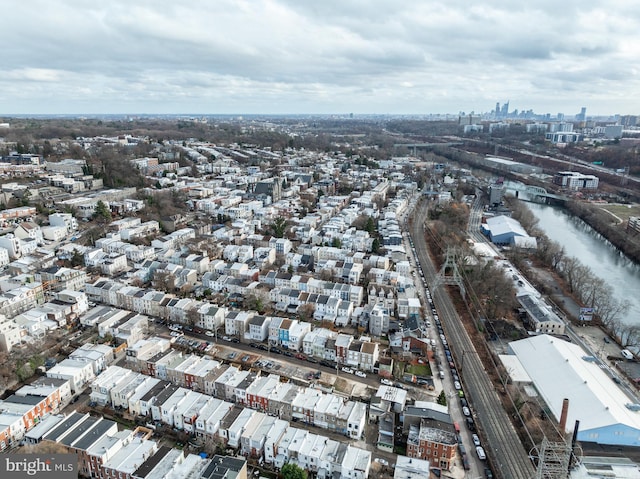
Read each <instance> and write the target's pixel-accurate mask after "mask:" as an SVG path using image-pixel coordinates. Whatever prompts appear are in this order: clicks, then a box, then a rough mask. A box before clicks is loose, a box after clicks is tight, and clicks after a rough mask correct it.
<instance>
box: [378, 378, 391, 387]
mask: <svg viewBox="0 0 640 479" xmlns="http://www.w3.org/2000/svg"><path fill="white" fill-rule="evenodd" d="M380 383H381V384H384V385H385V386H393V382H391V381H389V380H388V379H385V378H381V379H380Z"/></svg>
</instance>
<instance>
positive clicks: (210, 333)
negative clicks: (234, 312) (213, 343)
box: [204, 331, 216, 337]
mask: <svg viewBox="0 0 640 479" xmlns="http://www.w3.org/2000/svg"><path fill="white" fill-rule="evenodd" d="M204 334H206V335H207V336H209V337H212V336H215V335H216V333H214V332H213V331H207V332H206V333H204Z"/></svg>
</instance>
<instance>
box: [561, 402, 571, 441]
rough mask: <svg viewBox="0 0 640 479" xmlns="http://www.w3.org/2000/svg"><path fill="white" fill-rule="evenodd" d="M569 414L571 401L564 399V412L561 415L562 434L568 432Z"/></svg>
mask: <svg viewBox="0 0 640 479" xmlns="http://www.w3.org/2000/svg"><path fill="white" fill-rule="evenodd" d="M568 414H569V400H568V399H567V398H564V400H563V401H562V412H561V413H560V433H561V434H565V433H566V432H567V415H568Z"/></svg>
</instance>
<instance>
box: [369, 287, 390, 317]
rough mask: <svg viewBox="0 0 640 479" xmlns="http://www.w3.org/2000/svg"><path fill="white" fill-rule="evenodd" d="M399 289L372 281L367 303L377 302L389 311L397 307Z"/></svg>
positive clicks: (373, 303)
mask: <svg viewBox="0 0 640 479" xmlns="http://www.w3.org/2000/svg"><path fill="white" fill-rule="evenodd" d="M396 297H397V289H396V288H393V287H391V286H386V285H382V284H379V283H371V284H370V285H369V288H368V292H367V304H368V305H369V306H373V305H375V304H378V305H380V307H382V308H384V309H387V310H389V311H395V309H396Z"/></svg>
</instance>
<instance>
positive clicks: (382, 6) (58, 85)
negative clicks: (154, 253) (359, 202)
mask: <svg viewBox="0 0 640 479" xmlns="http://www.w3.org/2000/svg"><path fill="white" fill-rule="evenodd" d="M521 3H522V2H512V1H507V0H494V1H491V2H479V3H478V2H477V3H473V4H469V3H468V2H463V1H452V2H437V1H431V0H423V1H421V2H414V1H409V0H398V1H395V2H391V1H388V0H369V1H367V2H362V1H358V0H325V1H323V2H301V1H296V0H217V1H216V2H206V3H204V2H197V1H194V0H187V1H180V0H177V1H172V2H168V1H166V0H155V1H151V0H140V1H137V2H133V3H131V2H124V1H123V0H113V1H110V2H108V3H106V4H92V3H87V2H82V1H80V0H58V1H55V2H46V1H40V0H26V1H24V2H19V3H17V2H9V1H8V0H0V6H1V7H2V12H3V15H2V16H1V17H0V28H1V29H2V31H3V37H4V45H3V48H2V50H1V52H2V53H0V55H1V56H0V58H1V59H2V64H3V72H2V73H1V74H0V115H2V116H10V115H12V114H45V115H47V114H87V115H89V114H100V113H102V114H144V113H146V114H163V113H167V114H182V113H191V114H250V113H254V114H349V113H354V114H407V115H422V114H430V113H431V114H447V113H448V114H457V113H458V112H460V111H465V112H467V113H468V112H471V111H474V112H476V113H489V112H491V111H492V110H493V109H494V105H496V103H500V104H501V105H503V104H505V103H507V102H509V109H510V110H511V111H513V110H514V109H518V110H520V111H523V110H525V111H526V110H533V112H535V113H536V114H538V115H544V114H546V113H549V114H550V115H551V116H552V117H554V116H555V115H557V113H559V112H561V113H564V114H565V115H566V116H567V117H574V116H575V115H579V114H580V113H581V108H583V107H586V112H587V113H586V116H587V117H590V116H602V115H614V114H621V115H624V114H637V113H640V102H639V100H638V99H639V98H640V78H639V72H640V70H639V69H638V67H637V53H636V48H635V45H636V44H637V43H638V41H639V40H640V38H638V37H639V36H640V14H639V13H638V9H637V5H636V3H635V2H632V1H628V0H611V1H606V2H605V1H604V0H586V1H577V0H567V1H566V2H563V3H562V8H558V5H557V2H552V1H550V0H540V1H538V2H533V3H531V2H529V3H528V4H521Z"/></svg>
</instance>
